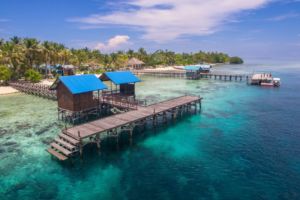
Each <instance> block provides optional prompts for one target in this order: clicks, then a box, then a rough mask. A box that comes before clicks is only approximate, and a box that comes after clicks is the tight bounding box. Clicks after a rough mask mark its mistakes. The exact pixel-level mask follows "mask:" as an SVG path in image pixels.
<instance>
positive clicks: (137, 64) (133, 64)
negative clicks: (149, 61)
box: [127, 58, 145, 69]
mask: <svg viewBox="0 0 300 200" xmlns="http://www.w3.org/2000/svg"><path fill="white" fill-rule="evenodd" d="M144 65H145V63H144V62H143V61H141V60H139V59H137V58H130V59H129V60H128V61H127V67H128V68H129V69H142V68H143V66H144Z"/></svg>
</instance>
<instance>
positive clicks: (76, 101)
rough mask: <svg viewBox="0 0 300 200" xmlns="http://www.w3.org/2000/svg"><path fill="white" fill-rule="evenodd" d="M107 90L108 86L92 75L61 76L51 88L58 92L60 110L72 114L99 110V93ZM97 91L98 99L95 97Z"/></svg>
mask: <svg viewBox="0 0 300 200" xmlns="http://www.w3.org/2000/svg"><path fill="white" fill-rule="evenodd" d="M106 88H107V87H106V85H104V84H103V83H102V82H101V81H100V80H99V79H98V78H97V77H96V76H95V75H91V74H88V75H78V76H76V75H73V76H61V77H59V78H58V79H57V80H56V81H55V82H54V83H53V85H52V86H51V87H50V89H56V91H57V101H58V108H59V109H62V110H67V111H71V112H81V111H86V110H90V109H94V108H97V107H98V106H99V95H100V94H99V91H101V90H104V89H106ZM95 91H96V92H97V95H98V97H97V95H94V92H95ZM95 96H96V97H95ZM97 98H98V99H97Z"/></svg>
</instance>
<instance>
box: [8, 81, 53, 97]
mask: <svg viewBox="0 0 300 200" xmlns="http://www.w3.org/2000/svg"><path fill="white" fill-rule="evenodd" d="M9 85H10V86H11V87H13V88H15V89H16V90H19V91H20V92H24V93H26V94H31V95H35V96H39V97H43V98H47V99H52V100H56V99H57V97H56V91H55V90H50V86H47V85H43V84H38V83H29V82H26V81H18V82H10V83H9Z"/></svg>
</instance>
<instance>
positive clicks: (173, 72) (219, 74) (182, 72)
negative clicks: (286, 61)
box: [132, 70, 250, 81]
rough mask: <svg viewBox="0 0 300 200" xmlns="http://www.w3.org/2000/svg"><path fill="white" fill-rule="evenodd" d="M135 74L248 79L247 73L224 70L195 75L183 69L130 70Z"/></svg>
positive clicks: (230, 79) (229, 79)
mask: <svg viewBox="0 0 300 200" xmlns="http://www.w3.org/2000/svg"><path fill="white" fill-rule="evenodd" d="M132 73H134V74H135V75H149V76H155V77H170V78H185V79H201V78H210V79H215V80H223V81H234V80H235V81H243V80H246V81H248V79H249V77H250V75H249V74H233V73H226V72H209V73H200V74H197V77H193V78H190V77H187V76H186V71H185V70H132Z"/></svg>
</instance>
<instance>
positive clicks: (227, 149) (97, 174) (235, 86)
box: [0, 62, 300, 200]
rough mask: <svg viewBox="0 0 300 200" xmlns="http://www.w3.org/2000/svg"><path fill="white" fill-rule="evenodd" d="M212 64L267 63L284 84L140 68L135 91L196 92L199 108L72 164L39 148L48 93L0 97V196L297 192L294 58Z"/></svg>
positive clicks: (46, 129)
mask: <svg viewBox="0 0 300 200" xmlns="http://www.w3.org/2000/svg"><path fill="white" fill-rule="evenodd" d="M215 70H219V71H228V70H231V71H234V72H236V73H239V72H245V71H248V72H253V71H266V72H272V73H273V74H274V75H275V76H278V77H280V78H281V80H282V86H281V87H280V88H261V87H256V86H248V85H246V83H245V82H235V81H233V82H228V81H227V82H225V81H215V80H199V81H191V80H182V79H181V80H180V79H171V78H151V77H142V79H143V80H144V81H143V82H142V83H141V84H139V85H138V86H137V87H138V88H137V90H138V91H137V93H138V96H139V97H141V98H145V97H147V98H148V99H149V101H150V102H156V101H160V100H164V99H168V98H171V97H175V96H179V95H182V94H186V93H189V94H195V95H201V96H202V97H203V98H204V99H203V104H202V112H201V113H200V114H197V115H193V116H187V117H185V118H183V119H180V120H179V121H177V122H176V123H174V124H172V125H169V126H167V127H162V128H160V129H158V130H156V131H154V130H149V129H148V130H147V131H146V132H145V133H143V134H142V133H140V132H138V131H136V132H135V135H134V136H135V137H134V140H133V144H132V145H130V144H129V142H128V140H127V138H126V135H123V136H122V140H121V141H122V142H121V143H120V145H119V146H118V147H117V146H116V143H115V141H114V140H113V139H110V140H106V141H105V142H104V143H103V146H102V151H101V152H100V153H99V152H97V150H96V148H95V146H89V147H87V148H86V149H85V152H84V159H83V161H80V160H76V161H74V163H73V164H61V163H59V162H57V161H55V160H53V159H51V158H50V156H49V155H48V154H47V152H46V151H45V149H46V147H47V142H49V141H51V139H52V138H54V137H55V135H56V134H57V133H58V132H59V129H60V128H61V125H60V123H59V122H57V120H56V103H55V102H52V101H48V100H44V99H40V98H38V97H32V96H27V95H22V94H17V95H9V96H1V97H0V120H1V123H0V177H1V179H0V199H64V200H68V199H230V200H231V199H300V148H299V146H300V136H299V134H300V81H299V80H300V64H299V65H298V64H297V63H286V62H282V63H278V62H277V63H273V64H270V65H266V64H261V63H260V62H257V63H253V64H246V65H242V66H223V67H219V68H216V69H215ZM16 111H17V112H16Z"/></svg>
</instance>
